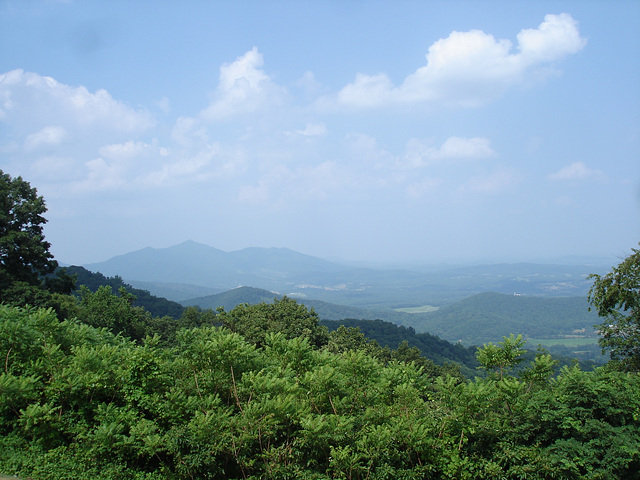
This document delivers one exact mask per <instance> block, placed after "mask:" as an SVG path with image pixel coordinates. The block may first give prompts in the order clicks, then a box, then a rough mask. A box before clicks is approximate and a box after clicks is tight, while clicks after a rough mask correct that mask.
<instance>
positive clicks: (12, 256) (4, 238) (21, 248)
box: [0, 170, 58, 301]
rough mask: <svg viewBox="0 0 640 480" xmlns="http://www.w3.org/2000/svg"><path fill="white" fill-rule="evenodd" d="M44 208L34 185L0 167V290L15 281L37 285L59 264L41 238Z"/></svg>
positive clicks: (44, 220)
mask: <svg viewBox="0 0 640 480" xmlns="http://www.w3.org/2000/svg"><path fill="white" fill-rule="evenodd" d="M46 211H47V207H46V206H45V202H44V199H43V198H42V196H39V195H38V192H37V190H36V189H35V188H32V187H31V185H29V183H28V182H26V181H24V180H23V179H22V178H21V177H15V178H11V176H10V175H8V174H6V173H4V172H3V171H2V170H0V292H6V291H7V289H8V288H9V287H11V286H13V285H14V284H17V283H20V284H25V285H39V284H40V283H41V281H42V280H41V279H42V277H43V276H44V275H47V274H50V273H53V272H54V271H55V269H56V267H57V266H58V264H57V262H56V261H55V260H54V259H53V255H52V254H51V253H50V252H49V247H50V246H51V245H50V244H49V243H48V242H46V241H45V239H44V234H43V225H44V224H45V223H46V222H47V220H46V219H45V218H44V217H43V216H42V215H43V214H44V213H45V212H46ZM2 300H3V298H2V293H0V301H2Z"/></svg>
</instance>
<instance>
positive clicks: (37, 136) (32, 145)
mask: <svg viewBox="0 0 640 480" xmlns="http://www.w3.org/2000/svg"><path fill="white" fill-rule="evenodd" d="M66 133H67V131H66V130H65V129H64V128H62V127H58V126H48V127H44V128H43V129H42V130H39V131H38V132H36V133H32V134H31V135H28V136H27V138H26V139H25V141H24V149H25V151H27V152H32V151H34V150H38V149H41V148H48V147H55V146H56V145H59V144H60V143H62V141H63V140H64V138H65V136H66Z"/></svg>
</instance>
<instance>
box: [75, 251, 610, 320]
mask: <svg viewBox="0 0 640 480" xmlns="http://www.w3.org/2000/svg"><path fill="white" fill-rule="evenodd" d="M84 267H85V268H87V269H88V270H91V271H94V272H100V273H102V274H103V275H106V276H115V275H118V276H121V277H122V278H123V279H125V280H126V281H127V282H128V283H130V284H132V285H134V286H136V287H138V288H144V289H147V290H149V291H150V292H151V293H153V294H154V295H159V296H163V297H165V298H168V299H170V300H174V301H185V300H189V299H192V298H196V297H202V296H206V295H210V294H214V293H220V292H223V291H227V290H230V289H233V288H236V287H238V286H251V287H256V288H261V289H265V290H269V291H272V292H276V293H278V294H282V295H284V294H286V295H288V296H291V297H295V298H298V299H301V300H303V301H306V300H321V301H325V302H331V303H335V304H339V305H345V306H350V307H358V308H366V309H374V310H393V309H396V308H402V307H422V306H426V305H431V306H436V307H440V306H445V305H448V304H452V303H455V302H457V301H459V300H462V299H463V298H466V297H469V296H471V295H475V294H478V293H482V292H487V291H492V292H497V293H504V294H514V293H517V294H522V295H537V296H584V295H586V293H587V291H588V289H589V287H590V285H591V281H590V280H589V279H588V278H587V276H588V275H589V274H591V273H604V272H606V271H607V270H608V268H607V266H605V265H586V264H580V265H572V264H557V265H549V264H533V263H508V264H506V263H505V264H492V265H472V266H454V267H451V266H441V267H429V268H424V267H423V266H420V265H416V266H415V267H408V268H407V267H405V268H383V267H380V268H372V267H357V266H351V265H345V264H341V263H337V262H331V261H327V260H323V259H320V258H317V257H313V256H309V255H305V254H302V253H298V252H295V251H293V250H289V249H286V248H257V247H254V248H246V249H243V250H238V251H233V252H225V251H222V250H219V249H216V248H213V247H210V246H208V245H204V244H201V243H196V242H193V241H187V242H183V243H180V244H178V245H174V246H172V247H168V248H159V249H156V248H150V247H149V248H144V249H142V250H137V251H134V252H130V253H127V254H124V255H119V256H116V257H113V258H111V259H109V260H107V261H105V262H101V263H93V264H87V265H84Z"/></svg>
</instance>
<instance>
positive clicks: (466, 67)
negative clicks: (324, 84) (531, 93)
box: [325, 13, 586, 107]
mask: <svg viewBox="0 0 640 480" xmlns="http://www.w3.org/2000/svg"><path fill="white" fill-rule="evenodd" d="M517 40H518V44H517V48H516V49H515V51H514V48H513V44H512V42H511V41H510V40H507V39H501V40H498V39H496V38H495V37H493V36H492V35H490V34H487V33H485V32H482V31H480V30H471V31H468V32H457V31H454V32H452V33H451V34H450V35H449V36H448V37H447V38H444V39H440V40H438V41H437V42H435V43H434V44H433V45H432V46H431V47H430V48H429V51H428V53H427V55H426V59H427V64H426V65H425V66H423V67H420V68H418V69H417V70H416V71H415V72H414V73H412V74H410V75H408V76H407V77H406V78H405V80H404V82H403V83H402V84H400V85H398V86H394V85H393V83H392V82H391V80H390V79H389V78H388V77H387V76H386V75H385V74H382V73H381V74H376V75H365V74H362V73H359V74H357V75H356V78H355V80H354V82H353V83H351V84H349V85H347V86H345V87H344V88H343V89H342V90H341V91H340V92H339V93H338V94H337V97H336V101H337V103H338V104H342V105H345V106H350V107H379V106H385V105H391V104H403V103H415V102H443V103H447V104H454V105H460V106H467V107H472V106H477V105H481V104H484V103H486V102H487V101H489V100H491V99H492V98H494V97H495V96H497V95H499V94H500V93H501V92H502V91H504V90H505V89H506V88H508V87H510V86H512V85H515V84H518V83H521V82H522V81H523V79H524V78H526V77H527V76H529V75H533V74H536V73H538V70H539V69H542V68H546V67H548V64H549V63H551V62H555V61H558V60H561V59H562V58H564V57H566V56H567V55H571V54H574V53H577V52H578V51H580V50H581V49H582V48H583V47H584V46H585V45H586V40H585V39H584V38H582V37H580V33H579V30H578V24H577V22H576V21H575V20H574V19H573V18H572V17H571V15H569V14H566V13H562V14H559V15H546V16H545V18H544V21H543V22H542V23H541V24H540V25H539V27H538V28H537V29H525V30H522V31H521V32H520V33H519V34H518V35H517ZM325 101H326V99H325Z"/></svg>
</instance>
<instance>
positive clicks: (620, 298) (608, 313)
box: [589, 248, 640, 372]
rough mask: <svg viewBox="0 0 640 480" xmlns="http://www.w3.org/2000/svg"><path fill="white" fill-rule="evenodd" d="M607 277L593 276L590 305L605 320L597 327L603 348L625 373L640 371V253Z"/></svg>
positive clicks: (634, 250) (613, 270)
mask: <svg viewBox="0 0 640 480" xmlns="http://www.w3.org/2000/svg"><path fill="white" fill-rule="evenodd" d="M632 252H633V253H632V254H631V255H629V256H628V257H627V258H625V259H624V260H623V261H622V262H621V263H620V264H619V265H618V266H617V267H614V268H613V269H612V270H611V271H610V272H609V273H607V274H606V275H604V276H600V275H595V274H594V275H591V276H590V278H594V279H595V281H594V283H593V286H592V287H591V290H590V291H589V302H591V304H592V305H593V306H594V307H595V309H596V312H598V315H600V316H601V317H603V318H604V319H605V320H604V321H603V322H602V323H601V324H599V325H596V327H597V328H598V329H599V330H600V335H601V338H600V340H599V343H600V346H601V347H602V349H603V351H604V350H609V351H610V352H611V358H612V360H614V362H619V364H620V365H621V366H622V367H623V369H625V370H631V371H636V372H637V371H640V250H638V249H635V248H634V249H632Z"/></svg>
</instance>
